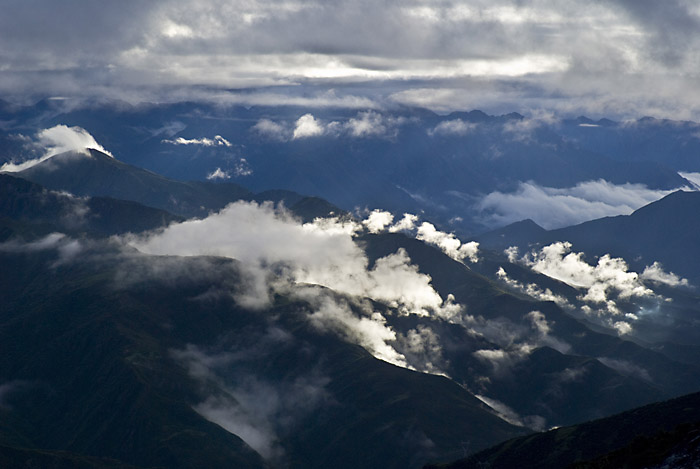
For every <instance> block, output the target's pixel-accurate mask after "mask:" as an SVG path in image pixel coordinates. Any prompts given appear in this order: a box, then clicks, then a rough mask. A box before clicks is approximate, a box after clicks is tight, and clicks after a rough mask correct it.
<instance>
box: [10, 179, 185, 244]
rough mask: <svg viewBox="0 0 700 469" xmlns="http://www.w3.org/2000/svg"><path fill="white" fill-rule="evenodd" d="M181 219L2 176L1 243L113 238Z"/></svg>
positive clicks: (143, 207)
mask: <svg viewBox="0 0 700 469" xmlns="http://www.w3.org/2000/svg"><path fill="white" fill-rule="evenodd" d="M179 220H182V218H180V217H178V216H175V215H171V214H170V213H167V212H164V211H162V210H158V209H154V208H151V207H146V206H143V205H141V204H138V203H135V202H130V201H124V200H117V199H112V198H109V197H92V198H87V197H82V198H81V197H74V196H71V195H70V194H65V193H60V192H55V191H50V190H46V189H45V188H43V187H42V186H40V185H38V184H35V183H32V182H30V181H27V180H25V179H22V178H18V177H14V176H10V175H8V174H0V240H2V239H7V238H8V237H9V235H10V234H12V233H15V234H18V235H27V236H31V235H32V234H34V235H40V234H47V233H50V232H52V231H62V232H65V233H70V234H79V233H88V234H91V235H98V236H104V235H112V234H117V233H126V232H140V231H145V230H151V229H155V228H159V227H163V226H166V225H168V224H169V223H172V222H174V221H179Z"/></svg>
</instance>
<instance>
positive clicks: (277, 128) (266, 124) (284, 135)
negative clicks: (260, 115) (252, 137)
mask: <svg viewBox="0 0 700 469" xmlns="http://www.w3.org/2000/svg"><path fill="white" fill-rule="evenodd" d="M251 131H252V132H255V133H257V134H259V135H261V136H263V137H267V138H271V139H274V140H287V139H288V138H289V137H290V131H289V130H288V129H287V128H286V127H285V126H283V125H281V124H279V123H277V122H275V121H272V120H270V119H260V120H259V121H258V122H257V123H256V124H255V125H254V126H253V127H251Z"/></svg>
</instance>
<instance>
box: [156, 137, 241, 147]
mask: <svg viewBox="0 0 700 469" xmlns="http://www.w3.org/2000/svg"><path fill="white" fill-rule="evenodd" d="M161 142H162V143H169V144H171V145H201V146H204V147H230V146H232V144H231V142H229V141H228V140H226V139H225V138H224V137H222V136H221V135H216V136H214V138H207V137H202V138H192V139H186V138H184V137H178V138H176V139H175V140H168V139H165V140H161Z"/></svg>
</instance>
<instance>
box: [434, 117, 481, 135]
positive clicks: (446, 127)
mask: <svg viewBox="0 0 700 469" xmlns="http://www.w3.org/2000/svg"><path fill="white" fill-rule="evenodd" d="M476 128H477V125H476V124H474V123H473V122H466V121H463V120H462V119H453V120H447V121H442V122H440V123H439V124H438V125H436V126H435V127H433V128H432V129H428V135H430V136H431V137H433V136H435V135H442V136H448V135H454V136H463V135H467V134H468V133H471V132H473V131H474V130H475V129H476Z"/></svg>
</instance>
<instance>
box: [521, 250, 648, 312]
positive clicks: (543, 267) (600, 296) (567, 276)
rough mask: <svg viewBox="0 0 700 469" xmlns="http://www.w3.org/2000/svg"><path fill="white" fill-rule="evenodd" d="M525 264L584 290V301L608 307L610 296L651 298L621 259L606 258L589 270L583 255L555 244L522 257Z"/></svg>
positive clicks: (637, 277)
mask: <svg viewBox="0 0 700 469" xmlns="http://www.w3.org/2000/svg"><path fill="white" fill-rule="evenodd" d="M525 262H526V263H527V264H528V265H529V266H530V267H531V268H532V269H533V270H535V271H536V272H540V273H542V274H545V275H547V276H548V277H552V278H554V279H557V280H560V281H562V282H564V283H567V284H569V285H571V286H573V287H579V288H582V289H584V290H585V294H584V295H583V297H582V299H583V300H584V301H589V302H593V303H607V304H610V302H611V301H612V300H611V297H610V294H611V293H615V294H616V295H617V296H618V297H619V298H621V299H629V298H631V297H651V296H654V292H653V291H652V290H650V289H649V288H647V287H646V286H645V285H644V284H643V283H642V282H641V280H640V278H639V275H638V274H637V273H636V272H630V271H629V269H628V266H627V263H626V262H625V261H624V259H621V258H612V257H610V256H609V255H608V254H606V255H604V256H602V257H600V258H599V259H598V262H597V264H596V265H595V266H593V265H590V264H588V263H587V262H586V261H585V260H584V258H583V253H580V252H571V243H567V242H557V243H553V244H550V245H549V246H545V247H543V248H542V249H541V250H540V251H539V252H532V253H531V254H530V255H529V256H526V257H525ZM611 306H612V305H611Z"/></svg>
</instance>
